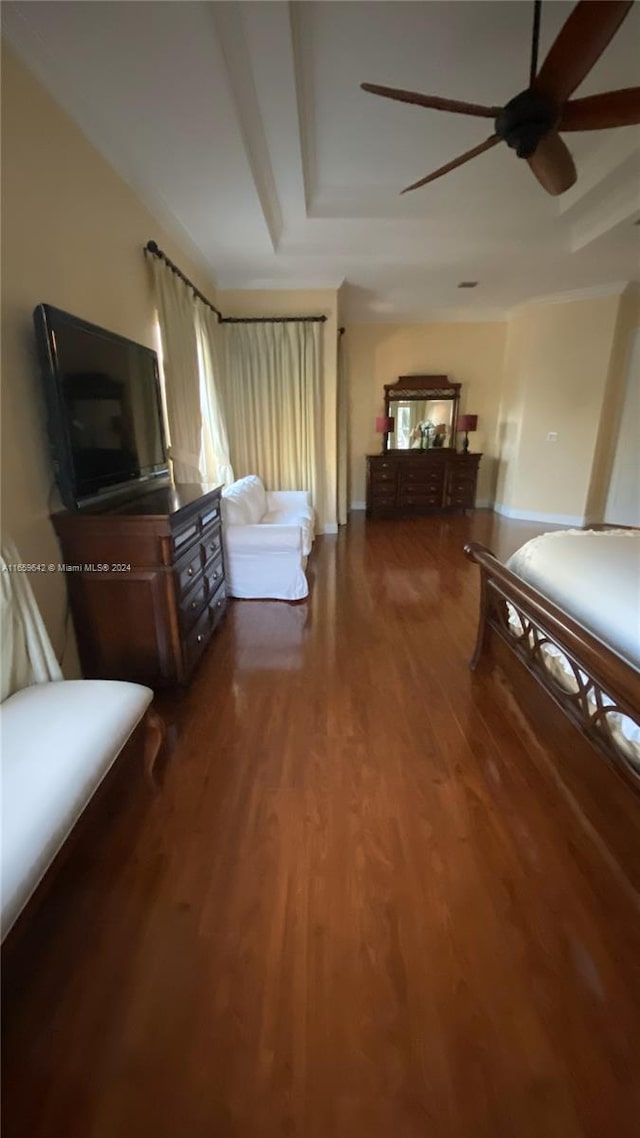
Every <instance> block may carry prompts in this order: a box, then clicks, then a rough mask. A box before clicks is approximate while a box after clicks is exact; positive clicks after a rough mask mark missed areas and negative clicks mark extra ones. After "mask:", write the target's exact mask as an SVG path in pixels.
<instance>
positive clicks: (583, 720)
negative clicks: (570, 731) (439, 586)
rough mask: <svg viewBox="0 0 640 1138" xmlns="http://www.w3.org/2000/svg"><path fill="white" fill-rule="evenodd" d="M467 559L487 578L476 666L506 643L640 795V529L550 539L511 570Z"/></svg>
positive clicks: (489, 556) (475, 551)
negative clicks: (493, 647)
mask: <svg viewBox="0 0 640 1138" xmlns="http://www.w3.org/2000/svg"><path fill="white" fill-rule="evenodd" d="M465 552H466V554H467V556H468V557H469V558H470V559H471V560H472V561H475V562H476V563H477V564H478V566H479V568H480V574H481V600H480V618H479V624H478V634H477V640H476V646H475V651H474V654H473V658H472V660H471V667H472V668H473V669H475V668H477V666H478V664H479V663H480V661H481V659H482V658H483V657H484V656H487V655H490V654H491V645H492V643H493V642H494V637H496V636H497V637H498V638H499V640H500V641H501V642H502V643H503V644H506V645H507V647H508V649H509V651H510V655H509V657H508V659H512V658H513V657H515V658H516V659H517V660H518V661H519V662H520V664H521V665H524V667H525V668H526V669H527V671H528V672H530V673H531V674H532V675H533V676H534V677H535V679H536V680H537V681H538V683H539V684H540V685H541V686H542V687H543V688H544V689H545V690H546V691H547V692H548V694H549V695H550V696H551V698H552V699H553V700H554V701H555V703H556V704H557V705H558V706H559V707H560V708H561V709H562V711H563V712H564V713H565V715H566V716H567V717H568V718H569V719H570V720H571V721H572V722H573V723H574V725H575V726H576V727H578V728H579V730H580V731H581V732H582V734H583V735H585V736H586V737H587V738H588V739H589V741H590V742H591V743H592V744H593V746H595V747H596V748H597V750H598V751H599V752H600V753H601V754H602V755H604V756H605V757H606V758H607V760H608V761H609V762H610V763H611V764H612V765H613V766H614V767H615V769H616V770H617V771H618V773H619V774H621V775H622V776H623V777H624V779H625V780H626V781H627V783H629V784H631V785H632V786H633V787H634V788H635V789H636V790H637V791H638V792H640V531H638V530H604V529H603V530H560V531H556V532H554V533H548V534H542V535H541V536H540V537H536V538H533V539H532V540H531V541H528V542H527V543H526V544H525V545H523V546H522V547H521V548H520V549H519V550H517V551H516V553H514V554H513V555H512V556H511V557H510V558H509V559H508V561H507V563H506V564H504V565H503V564H502V563H501V562H500V561H499V560H498V559H497V558H496V557H495V556H494V554H493V553H492V552H491V551H490V550H489V549H487V548H486V547H484V546H482V545H479V544H477V543H471V544H469V545H467V546H466V547H465Z"/></svg>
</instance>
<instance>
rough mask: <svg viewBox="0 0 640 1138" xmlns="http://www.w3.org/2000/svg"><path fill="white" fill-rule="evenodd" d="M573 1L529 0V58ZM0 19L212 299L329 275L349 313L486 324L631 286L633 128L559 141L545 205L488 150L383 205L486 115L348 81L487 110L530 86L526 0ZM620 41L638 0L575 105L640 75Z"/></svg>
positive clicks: (70, 6)
mask: <svg viewBox="0 0 640 1138" xmlns="http://www.w3.org/2000/svg"><path fill="white" fill-rule="evenodd" d="M572 6H573V5H572V4H571V3H565V2H564V0H553V2H550V0H547V2H546V3H544V4H543V15H542V36H541V49H540V54H541V58H543V57H544V53H545V51H546V49H547V48H548V46H549V45H550V43H551V42H552V40H553V38H554V36H555V34H556V33H557V31H558V30H559V28H560V27H561V25H562V23H563V22H564V20H565V19H566V16H567V15H568V13H569V12H570V11H571V8H572ZM2 8H3V35H4V36H5V37H6V38H7V39H8V41H9V42H10V44H11V45H12V46H13V48H14V50H16V52H17V53H18V54H19V55H20V56H21V57H22V58H23V59H24V61H25V62H26V64H27V66H29V67H30V68H31V70H32V71H33V72H34V73H35V74H36V75H37V76H38V77H39V78H40V80H41V81H42V82H43V83H44V84H45V86H46V87H47V88H48V89H49V90H50V91H51V93H52V95H53V96H54V98H55V99H56V100H57V101H58V102H59V103H60V104H61V105H62V106H63V107H64V108H65V110H66V111H67V112H68V113H69V114H70V115H71V116H72V117H73V118H74V119H75V120H76V121H77V122H78V123H79V125H80V126H81V128H82V129H83V131H84V132H85V134H86V135H87V136H88V137H89V138H90V139H91V141H92V142H93V143H94V145H95V146H96V147H97V148H98V149H99V150H100V151H101V152H102V153H103V154H104V155H105V156H106V158H107V159H108V160H109V161H110V162H111V163H112V165H113V166H114V167H115V168H116V169H117V170H118V171H119V172H120V173H121V174H122V175H123V176H124V177H125V178H126V180H127V181H128V182H129V183H130V184H131V185H132V186H133V187H134V188H135V189H136V190H137V192H138V193H139V194H140V196H141V197H142V198H143V200H145V201H146V202H147V203H148V204H149V206H150V208H151V209H152V211H154V212H155V213H156V215H157V216H158V218H159V220H162V221H163V222H164V223H165V224H166V225H169V226H170V227H171V228H172V229H173V231H174V232H176V233H177V235H178V236H181V237H182V238H183V239H184V238H185V237H187V238H188V239H189V241H190V244H191V245H192V246H194V247H195V248H196V249H197V250H198V254H199V257H200V260H201V261H203V262H204V263H205V264H206V265H207V266H208V268H209V271H210V272H211V274H212V275H213V276H214V277H215V279H216V280H217V283H218V286H219V287H220V288H281V287H291V288H295V287H337V286H338V285H339V284H340V283H341V282H342V281H344V282H345V290H344V297H345V309H344V312H343V316H344V318H345V319H347V320H374V321H379V320H383V321H406V320H408V321H420V320H424V319H430V318H433V317H434V316H437V317H439V318H445V319H455V318H456V317H458V318H460V317H464V316H472V317H474V316H475V317H477V318H485V319H486V318H489V319H490V318H492V317H493V318H496V317H499V316H501V315H502V314H503V313H504V312H505V311H506V310H508V309H510V308H511V307H513V306H514V305H516V304H518V303H522V302H524V301H526V300H529V299H532V298H534V297H539V296H544V295H556V294H558V293H560V292H565V291H567V292H574V291H577V292H579V291H581V290H594V289H601V288H606V287H607V286H614V285H617V284H619V283H620V282H624V281H627V280H631V279H636V278H637V277H638V275H639V269H640V259H639V258H640V228H639V227H634V225H633V222H634V220H636V219H637V218H638V216H639V215H640V131H639V130H638V128H636V127H625V128H623V129H620V130H617V131H597V132H592V133H590V134H572V135H570V136H567V141H568V142H569V145H570V148H571V149H572V151H573V153H574V157H575V158H576V164H577V166H578V184H577V186H576V187H574V188H573V189H572V190H570V191H569V192H568V193H567V194H565V195H563V196H562V197H561V198H559V199H557V198H551V197H549V196H548V195H547V194H545V193H544V191H543V190H542V189H541V188H540V187H539V185H538V184H537V182H536V181H535V180H534V178H533V177H532V175H531V174H530V172H529V170H528V167H527V166H526V163H524V162H521V161H519V160H518V159H517V158H516V157H515V155H514V154H513V153H512V152H511V151H509V150H508V149H507V148H506V146H504V145H501V146H499V147H496V148H495V149H493V150H491V151H489V152H488V153H487V154H483V155H481V156H480V157H478V158H476V159H475V160H474V161H472V162H470V163H469V164H468V165H466V166H465V167H463V168H461V169H459V170H456V171H454V172H453V173H451V174H449V175H447V176H446V177H445V178H443V179H442V180H440V181H437V182H435V183H432V184H431V185H429V186H426V187H425V188H424V189H422V190H418V191H416V192H415V193H412V194H407V195H405V196H403V197H400V196H399V190H401V189H402V187H403V186H405V185H407V184H408V183H410V182H412V181H414V180H416V179H417V178H419V177H421V176H422V175H424V174H426V173H427V172H428V171H429V170H431V169H433V168H435V167H437V166H439V165H441V164H442V163H444V162H446V161H448V160H449V159H450V158H453V157H455V156H456V155H457V154H460V153H461V152H462V151H464V150H466V149H468V148H469V147H471V146H473V145H474V144H475V143H476V142H479V141H481V140H482V139H483V138H485V137H487V135H488V134H490V133H491V129H492V124H491V122H490V120H477V119H471V118H464V117H461V116H457V115H448V114H441V113H438V112H436V111H428V110H424V109H422V108H418V107H411V106H407V105H403V104H400V103H395V102H389V101H387V100H384V99H379V98H376V97H374V96H373V95H368V94H365V93H364V92H362V91H361V90H360V88H359V85H360V83H361V82H363V81H365V80H366V81H368V82H374V83H383V84H387V85H390V86H401V87H407V88H412V89H414V90H419V91H425V92H428V93H430V94H438V95H443V96H449V97H452V98H460V99H467V100H470V101H472V102H483V103H491V104H494V103H498V104H501V103H504V102H506V101H507V100H508V99H509V98H511V97H512V96H513V95H515V94H516V93H517V92H518V91H519V90H521V89H522V88H523V87H525V86H526V84H527V76H528V66H529V43H530V37H531V21H532V4H531V3H530V2H529V0H502V2H494V0H468V2H467V0H464V2H463V0H460V2H457V0H448V2H446V3H433V2H431V3H421V2H415V3H404V2H401V0H392V2H378V3H369V2H366V0H362V2H360V0H355V2H353V0H352V2H348V3H343V2H333V3H327V2H319V3H316V2H313V0H305V2H304V3H296V4H286V3H280V2H278V0H271V2H269V3H264V2H262V3H261V2H257V3H254V2H250V0H245V2H243V3H196V2H191V0H183V2H173V0H169V2H167V0H161V2H157V0H144V2H139V0H127V2H125V3H118V2H114V0H109V2H102V0H98V2H94V3H87V2H84V0H80V2H75V0H74V2H60V0H58V2H56V3H46V2H29V3H25V2H22V0H17V2H5V3H4V4H3V6H2ZM639 49H640V4H637V5H635V7H634V9H632V11H631V14H630V15H629V16H628V17H627V20H626V22H625V24H624V25H623V28H622V29H621V31H620V32H619V33H618V35H617V36H616V38H615V39H614V41H613V43H612V44H611V45H610V47H609V48H608V49H607V52H606V53H605V55H604V56H603V57H602V59H601V60H600V61H599V62H598V64H597V65H596V67H595V68H594V70H593V71H592V73H591V75H590V76H589V78H588V79H587V81H586V82H585V83H584V84H583V86H582V87H581V88H580V90H579V93H580V95H586V94H591V93H594V92H596V91H602V90H607V89H609V88H612V87H624V86H632V85H637V84H638V83H640V50H639ZM141 236H144V237H153V236H154V234H152V233H149V234H146V235H141ZM469 279H470V280H478V281H479V282H480V284H479V286H478V288H477V289H474V290H473V291H472V292H469V291H467V292H460V291H459V290H458V288H457V284H458V282H459V281H461V280H469Z"/></svg>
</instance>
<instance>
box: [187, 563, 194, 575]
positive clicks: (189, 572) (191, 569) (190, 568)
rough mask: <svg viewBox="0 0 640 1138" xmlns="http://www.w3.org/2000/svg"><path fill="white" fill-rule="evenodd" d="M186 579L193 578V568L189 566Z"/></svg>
mask: <svg viewBox="0 0 640 1138" xmlns="http://www.w3.org/2000/svg"><path fill="white" fill-rule="evenodd" d="M187 577H193V566H192V565H190V566H189V568H188V569H187Z"/></svg>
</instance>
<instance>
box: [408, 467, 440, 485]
mask: <svg viewBox="0 0 640 1138" xmlns="http://www.w3.org/2000/svg"><path fill="white" fill-rule="evenodd" d="M443 481H444V470H415V469H414V470H403V471H402V483H403V485H406V486H442V483H443Z"/></svg>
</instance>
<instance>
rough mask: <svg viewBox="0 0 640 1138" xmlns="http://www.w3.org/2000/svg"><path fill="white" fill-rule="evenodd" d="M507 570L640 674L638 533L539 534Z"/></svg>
mask: <svg viewBox="0 0 640 1138" xmlns="http://www.w3.org/2000/svg"><path fill="white" fill-rule="evenodd" d="M507 568H508V569H511V570H512V572H513V573H517V575H518V576H519V577H522V579H523V580H524V581H527V582H528V583H529V584H530V585H533V587H534V589H537V590H538V592H540V593H543V594H544V596H545V597H548V598H549V600H551V601H553V602H554V604H556V605H558V607H559V608H561V609H564V611H565V612H566V613H568V614H569V616H572V617H573V618H574V620H577V621H578V623H579V624H582V625H584V627H585V628H587V629H588V630H589V632H591V633H592V635H594V636H596V637H597V638H598V639H599V640H602V642H603V643H604V644H608V645H609V647H610V648H613V650H614V652H617V653H618V655H619V656H622V657H623V658H624V659H625V660H627V661H628V663H630V664H632V665H633V667H634V668H637V669H638V670H640V531H638V530H602V531H595V530H558V531H556V532H555V533H544V534H541V536H540V537H534V538H532V540H531V541H528V542H527V543H526V544H525V545H523V546H522V547H521V548H520V549H518V550H517V551H516V553H514V554H513V555H512V556H511V557H510V558H509V560H508V561H507Z"/></svg>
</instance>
